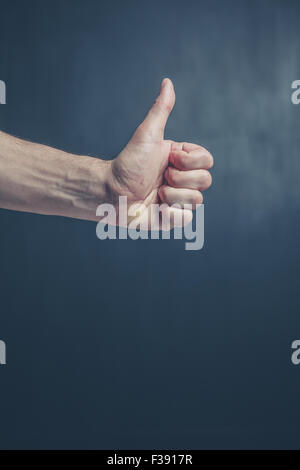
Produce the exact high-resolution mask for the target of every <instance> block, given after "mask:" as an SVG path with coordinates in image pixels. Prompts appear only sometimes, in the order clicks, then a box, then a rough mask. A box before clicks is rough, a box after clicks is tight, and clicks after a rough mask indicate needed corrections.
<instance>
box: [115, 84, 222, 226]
mask: <svg viewBox="0 0 300 470" xmlns="http://www.w3.org/2000/svg"><path fill="white" fill-rule="evenodd" d="M174 104H175V91H174V87H173V84H172V82H171V80H169V79H168V78H165V79H164V80H163V81H162V83H161V89H160V93H159V95H158V97H157V99H156V100H155V102H154V104H153V106H152V107H151V109H150V111H149V112H148V114H147V116H146V118H145V120H144V121H143V122H142V123H141V124H140V125H139V126H138V128H137V129H136V131H135V133H134V134H133V136H132V138H131V139H130V141H129V142H128V144H127V145H126V147H125V148H124V149H123V150H122V152H121V153H120V154H119V156H118V157H117V158H116V159H115V160H113V162H112V165H111V170H110V177H109V186H110V192H111V194H114V197H115V198H117V197H116V196H127V200H128V207H131V206H133V205H134V206H139V205H140V207H141V208H142V209H141V210H140V211H139V212H137V214H138V215H137V217H138V218H139V220H140V221H141V223H143V221H145V220H150V218H149V212H150V206H151V204H162V205H164V207H165V208H166V210H169V211H170V219H171V225H174V223H172V216H174V213H175V212H176V214H177V218H176V220H177V224H178V220H179V219H178V214H179V215H181V216H182V218H181V220H182V222H181V223H182V225H185V224H186V223H188V222H190V221H191V218H192V210H191V209H185V208H184V205H187V204H190V205H191V207H192V208H193V209H194V208H196V206H197V205H199V204H202V201H203V197H202V191H204V190H205V189H207V188H208V187H209V186H210V185H211V182H212V178H211V175H210V173H209V171H208V170H209V169H210V168H211V167H212V166H213V157H212V156H211V154H210V153H209V152H208V151H207V150H206V149H205V148H203V147H201V146H199V145H195V144H192V143H186V142H184V143H182V142H174V141H172V140H164V130H165V126H166V123H167V120H168V117H169V115H170V113H171V111H172V109H173V107H174ZM115 202H116V203H117V201H115ZM174 204H176V208H172V207H171V206H172V205H174ZM173 219H174V217H173Z"/></svg>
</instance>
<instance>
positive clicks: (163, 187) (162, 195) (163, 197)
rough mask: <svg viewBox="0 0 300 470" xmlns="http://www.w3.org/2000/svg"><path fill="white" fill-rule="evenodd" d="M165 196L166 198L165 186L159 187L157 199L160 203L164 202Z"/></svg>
mask: <svg viewBox="0 0 300 470" xmlns="http://www.w3.org/2000/svg"><path fill="white" fill-rule="evenodd" d="M166 196H167V190H166V186H161V187H160V189H159V197H160V198H161V200H162V201H165V200H166Z"/></svg>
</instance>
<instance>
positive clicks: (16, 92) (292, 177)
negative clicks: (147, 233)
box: [0, 0, 300, 449]
mask: <svg viewBox="0 0 300 470" xmlns="http://www.w3.org/2000/svg"><path fill="white" fill-rule="evenodd" d="M299 17H300V3H299V2H298V1H292V0H282V1H279V0H273V1H269V0H251V1H250V0H249V1H245V0H243V1H240V0H239V1H238V0H236V1H234V0H226V1H223V0H222V1H221V0H219V1H216V0H210V1H192V0H187V1H175V0H173V1H166V0H165V1H162V0H161V1H152V2H148V1H129V0H128V1H108V0H107V1H100V0H98V1H96V0H85V1H84V0H82V1H79V0H72V1H71V0H61V1H58V0H53V1H50V0H39V1H37V0H36V1H33V0H29V1H26V2H24V1H16V0H0V79H2V80H5V81H6V84H7V104H6V105H2V106H0V128H1V129H2V130H4V131H6V132H8V133H12V134H14V135H17V136H19V137H22V138H25V139H30V140H32V141H37V142H41V143H45V144H48V145H52V146H55V147H58V148H61V149H64V150H67V151H70V152H74V153H78V154H85V155H93V156H98V157H102V158H107V159H110V158H113V157H114V156H116V155H117V154H118V152H119V151H120V149H121V148H122V147H123V146H124V145H125V144H126V142H127V140H128V139H129V137H130V135H131V134H132V132H133V130H134V129H135V127H136V126H137V124H138V123H139V122H140V121H141V120H142V119H143V118H144V116H145V113H146V111H147V110H148V108H149V106H150V105H151V103H152V101H153V99H154V98H155V96H156V94H157V91H158V89H159V83H160V80H161V79H162V78H163V77H165V76H168V77H170V78H171V79H172V80H173V81H174V85H175V89H176V93H177V102H176V106H175V108H174V111H173V113H172V115H171V117H170V120H169V122H168V126H167V132H166V137H167V138H174V139H176V140H184V141H186V140H188V141H193V142H196V143H200V144H202V145H203V146H205V147H207V148H208V149H209V150H210V151H211V152H212V153H213V155H214V157H215V168H214V170H213V176H214V184H213V186H212V188H211V189H210V190H209V191H208V192H207V194H206V196H205V204H206V214H205V224H206V225H205V239H206V242H205V247H204V249H203V250H201V251H198V252H187V251H185V250H184V242H183V241H180V240H176V241H172V240H171V241H164V240H162V241H156V240H153V241H131V240H128V241H123V240H122V241H100V240H98V239H97V238H96V234H95V228H96V224H94V223H92V222H85V221H79V220H72V219H64V218H59V217H45V216H39V215H32V214H22V213H15V212H9V211H5V210H1V211H0V289H1V301H0V338H1V339H3V340H5V341H6V343H7V362H8V363H7V365H6V366H1V367H0V447H1V448H9V449H11V448H25V449H31V448H34V449H45V448H72V449H73V448H84V449H89V448H100V449H101V448H102V449H103V448H106V449H116V448H118V449H126V448H135V449H139V448H150V449H151V448H156V449H158V448H173V449H175V448H181V449H182V448H187V449H189V448H193V449H202V448H205V449H211V448H300V438H299V425H300V405H299V387H300V365H299V366H298V367H297V366H294V365H292V363H291V359H290V356H291V343H292V341H293V340H295V339H300V300H299V290H300V285H299V284H300V283H299V274H300V265H299V261H300V248H299V243H300V221H299V213H300V211H299V210H300V185H299V172H300V158H299V157H300V155H299V151H300V132H299V122H300V105H299V106H295V105H293V104H292V103H291V82H292V81H293V80H296V79H300V53H299V51H300V35H299Z"/></svg>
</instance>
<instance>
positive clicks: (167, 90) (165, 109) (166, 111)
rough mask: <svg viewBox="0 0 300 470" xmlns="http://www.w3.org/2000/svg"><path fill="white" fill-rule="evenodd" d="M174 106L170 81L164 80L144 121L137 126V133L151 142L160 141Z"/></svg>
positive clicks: (173, 93) (173, 92) (173, 94)
mask: <svg viewBox="0 0 300 470" xmlns="http://www.w3.org/2000/svg"><path fill="white" fill-rule="evenodd" d="M174 104H175V91H174V86H173V83H172V81H171V80H170V79H169V78H164V79H163V81H162V82H161V87H160V92H159V95H158V97H157V98H156V100H155V102H154V103H153V105H152V108H151V109H150V111H149V112H148V114H147V116H146V118H145V120H144V121H143V122H142V124H141V125H140V126H139V133H142V134H143V137H148V138H149V137H150V139H151V140H153V139H155V140H162V139H163V138H164V130H165V126H166V123H167V120H168V117H169V115H170V113H171V111H172V109H173V106H174Z"/></svg>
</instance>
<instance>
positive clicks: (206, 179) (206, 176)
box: [202, 170, 212, 189]
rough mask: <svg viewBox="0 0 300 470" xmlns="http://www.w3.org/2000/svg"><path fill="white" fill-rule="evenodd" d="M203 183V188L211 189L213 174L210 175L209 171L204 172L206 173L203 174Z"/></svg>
mask: <svg viewBox="0 0 300 470" xmlns="http://www.w3.org/2000/svg"><path fill="white" fill-rule="evenodd" d="M202 181H203V183H202V186H203V187H204V188H206V189H207V188H209V187H210V186H211V183H212V177H211V174H210V173H209V171H206V170H204V173H203V180H202Z"/></svg>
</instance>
